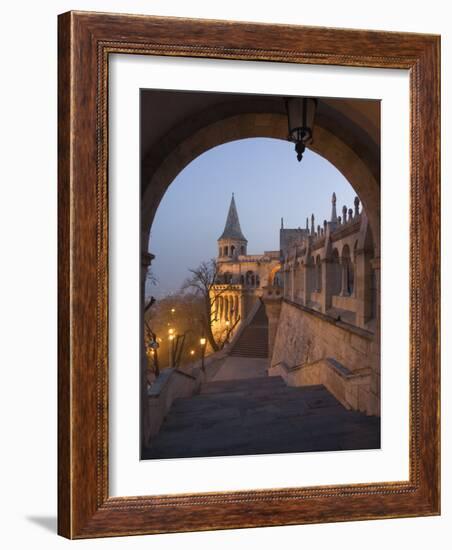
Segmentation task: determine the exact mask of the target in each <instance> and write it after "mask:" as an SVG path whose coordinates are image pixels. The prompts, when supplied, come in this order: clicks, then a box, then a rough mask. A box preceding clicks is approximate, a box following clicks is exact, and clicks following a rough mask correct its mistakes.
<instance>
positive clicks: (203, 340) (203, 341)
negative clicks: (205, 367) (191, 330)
mask: <svg viewBox="0 0 452 550" xmlns="http://www.w3.org/2000/svg"><path fill="white" fill-rule="evenodd" d="M199 343H200V344H201V346H205V345H206V343H207V340H206V339H205V338H201V339H200V340H199Z"/></svg>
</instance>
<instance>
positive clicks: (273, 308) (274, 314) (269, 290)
mask: <svg viewBox="0 0 452 550" xmlns="http://www.w3.org/2000/svg"><path fill="white" fill-rule="evenodd" d="M282 299H283V296H282V292H281V290H280V289H279V288H274V287H271V286H268V287H264V288H263V295H262V301H263V302H264V306H265V313H266V314H267V318H268V358H269V367H271V366H272V356H273V347H274V344H275V338H276V332H277V330H278V323H279V316H280V313H281V305H282Z"/></svg>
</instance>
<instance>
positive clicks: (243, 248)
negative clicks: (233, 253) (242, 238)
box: [240, 244, 245, 256]
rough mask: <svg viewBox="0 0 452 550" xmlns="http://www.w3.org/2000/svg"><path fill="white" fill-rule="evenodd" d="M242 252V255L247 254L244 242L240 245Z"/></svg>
mask: <svg viewBox="0 0 452 550" xmlns="http://www.w3.org/2000/svg"><path fill="white" fill-rule="evenodd" d="M240 254H241V255H242V256H244V255H245V245H244V244H242V246H241V247H240Z"/></svg>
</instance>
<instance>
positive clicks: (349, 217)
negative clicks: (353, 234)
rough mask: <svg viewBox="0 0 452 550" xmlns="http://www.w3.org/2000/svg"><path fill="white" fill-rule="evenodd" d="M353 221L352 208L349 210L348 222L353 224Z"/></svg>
mask: <svg viewBox="0 0 452 550" xmlns="http://www.w3.org/2000/svg"><path fill="white" fill-rule="evenodd" d="M352 220H353V210H352V209H351V208H349V209H348V221H349V222H351V221H352Z"/></svg>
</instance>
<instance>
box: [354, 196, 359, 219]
mask: <svg viewBox="0 0 452 550" xmlns="http://www.w3.org/2000/svg"><path fill="white" fill-rule="evenodd" d="M355 216H359V197H358V195H356V197H355Z"/></svg>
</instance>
